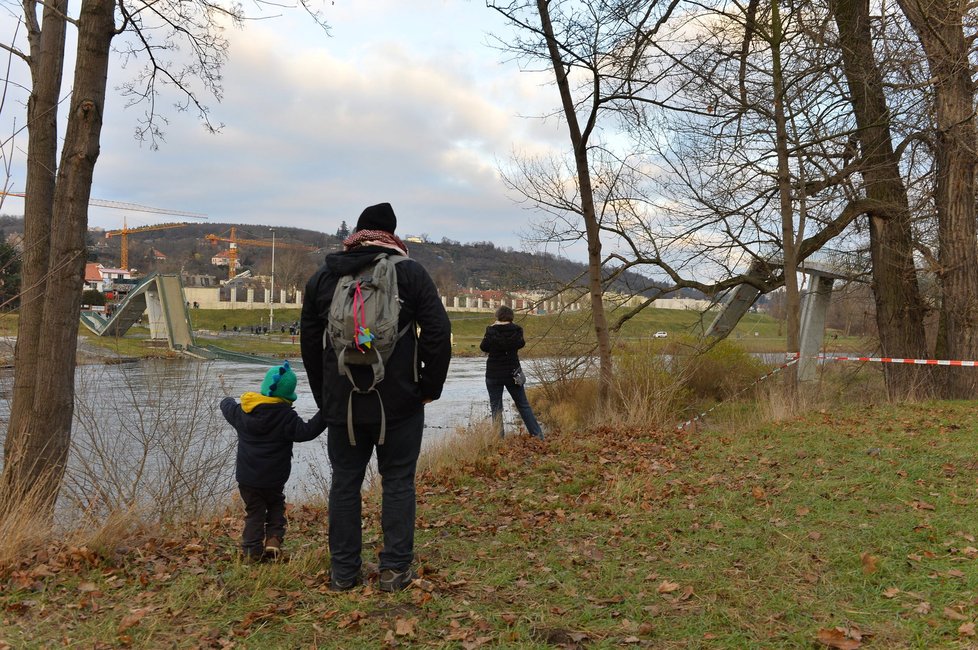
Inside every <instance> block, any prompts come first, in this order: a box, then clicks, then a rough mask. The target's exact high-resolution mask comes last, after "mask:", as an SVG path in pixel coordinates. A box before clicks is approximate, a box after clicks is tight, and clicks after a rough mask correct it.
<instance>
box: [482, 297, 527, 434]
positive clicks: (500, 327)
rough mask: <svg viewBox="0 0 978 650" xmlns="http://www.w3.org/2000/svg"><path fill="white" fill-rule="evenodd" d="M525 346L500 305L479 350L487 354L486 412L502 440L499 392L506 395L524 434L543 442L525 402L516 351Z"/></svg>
mask: <svg viewBox="0 0 978 650" xmlns="http://www.w3.org/2000/svg"><path fill="white" fill-rule="evenodd" d="M525 345H526V341H524V340H523V328H522V327H520V326H519V325H517V324H516V323H514V322H513V310H512V309H511V308H510V307H507V306H506V305H502V306H501V307H499V309H497V310H496V322H495V323H493V324H492V325H490V326H489V327H487V328H486V334H485V336H484V337H482V343H480V344H479V348H480V349H481V350H482V351H483V352H486V353H488V354H489V358H488V359H486V390H488V391H489V411H490V413H491V414H492V420H493V422H494V423H495V425H496V428H497V430H498V431H499V436H500V437H502V436H503V433H504V431H503V388H505V389H506V390H507V391H509V395H510V397H512V398H513V402H514V403H515V404H516V410H517V411H519V413H520V417H522V418H523V424H525V425H526V430H527V431H529V432H530V435H531V436H533V437H535V438H540V439H541V440H542V439H543V429H542V428H541V427H540V423H539V422H537V418H536V416H535V415H533V409H532V408H530V402H529V400H528V399H527V398H526V390H525V388H524V386H523V382H524V381H525V378H524V375H523V370H522V368H521V367H520V357H519V353H518V350H519V349H520V348H522V347H523V346H525Z"/></svg>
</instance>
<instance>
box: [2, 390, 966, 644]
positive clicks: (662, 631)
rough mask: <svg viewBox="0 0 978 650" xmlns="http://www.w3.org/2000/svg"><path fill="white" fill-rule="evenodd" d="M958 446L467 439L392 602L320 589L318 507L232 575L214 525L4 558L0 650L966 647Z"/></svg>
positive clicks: (425, 519) (866, 439)
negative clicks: (7, 563)
mask: <svg viewBox="0 0 978 650" xmlns="http://www.w3.org/2000/svg"><path fill="white" fill-rule="evenodd" d="M976 433H978V425H976V423H975V420H974V417H973V405H972V404H970V403H947V402H938V403H927V404H919V405H904V406H892V407H891V406H876V407H872V408H869V407H866V406H860V407H839V408H837V409H835V410H831V411H823V412H817V413H814V414H812V415H810V416H806V417H799V418H795V419H790V420H788V421H786V422H783V423H780V424H776V425H774V424H772V425H767V426H761V427H753V428H750V429H748V430H743V431H739V432H738V433H737V434H736V435H721V434H717V433H715V432H710V431H703V430H701V431H694V432H687V433H682V434H679V433H676V432H675V431H643V430H638V429H630V430H612V429H608V428H602V429H598V430H594V431H588V432H583V431H565V432H563V433H561V432H557V433H555V434H554V435H553V436H552V437H551V439H550V440H548V441H547V442H546V443H536V442H535V441H530V440H528V439H526V438H507V439H505V440H504V441H502V443H499V442H498V441H495V440H492V438H491V437H489V438H478V439H476V440H469V441H468V444H467V447H468V448H469V449H468V452H467V453H462V454H458V453H456V454H454V455H452V456H451V457H450V458H448V459H447V461H446V462H441V463H438V462H435V463H434V467H435V469H430V470H426V471H425V472H423V473H422V474H421V476H420V477H419V480H418V489H419V520H418V523H419V528H418V536H417V550H418V558H419V565H420V569H421V572H422V576H423V579H422V580H421V581H419V582H418V583H417V584H415V585H414V586H413V587H412V588H411V589H409V590H407V591H406V592H403V593H400V594H396V595H386V594H382V593H379V592H377V591H376V590H374V589H373V588H370V587H366V588H360V589H358V590H355V591H353V592H351V593H346V594H333V593H331V592H329V591H328V590H327V588H326V585H327V577H326V569H327V566H328V558H327V552H326V550H325V545H326V540H325V514H326V513H325V512H324V510H323V508H322V507H320V506H317V505H300V506H296V507H294V508H293V509H292V510H291V516H290V522H291V528H290V533H289V539H288V543H287V546H288V547H289V548H290V549H291V550H292V553H293V560H292V562H291V563H289V564H282V565H263V566H245V565H241V564H240V563H238V562H237V561H236V560H234V559H233V558H232V550H233V547H234V543H235V539H236V537H237V535H238V514H237V513H236V512H232V513H229V514H228V515H226V516H222V517H216V518H214V519H212V520H210V521H206V522H201V523H199V524H198V525H193V526H181V527H179V529H178V530H175V531H156V532H145V533H143V534H141V535H138V536H137V535H135V534H133V533H129V534H127V535H122V536H120V535H119V534H118V533H115V534H114V536H113V537H108V536H106V535H103V536H102V537H101V539H99V538H97V537H89V538H88V539H84V538H82V539H76V540H74V541H72V542H71V543H68V544H52V545H51V546H50V547H48V548H45V549H43V550H40V551H37V552H34V553H31V554H28V555H26V556H24V557H22V558H18V561H16V562H15V563H14V565H13V566H12V567H10V568H8V570H7V571H6V572H5V573H4V574H3V578H2V582H0V609H2V610H3V614H2V617H0V640H2V641H0V647H7V646H11V647H15V648H40V647H49V646H55V645H69V646H72V647H74V646H79V647H124V646H130V645H131V646H134V647H232V646H233V647H239V648H294V647H323V648H351V647H395V646H400V647H445V648H457V647H462V648H478V647H498V646H502V647H520V648H546V647H554V646H560V647H589V648H590V647H593V648H609V647H619V646H621V645H626V646H638V647H653V648H689V647H694V648H695V647H703V648H744V647H758V648H811V647H819V642H820V640H821V642H822V644H823V646H822V647H840V648H841V647H850V648H856V647H861V646H869V647H880V648H959V647H961V648H963V647H974V645H973V644H974V639H975V637H974V633H975V622H976V618H978V600H976V598H978V587H976V585H978V542H976V540H975V538H976V536H978V515H976V511H975V502H976V500H978V493H976V479H975V477H976V472H978V466H976V463H975V460H974V439H975V435H976ZM467 435H468V436H478V434H477V433H469V434H467ZM483 440H485V442H484V443H483V442H482V441H483ZM465 446H466V445H463V447H465ZM368 501H369V505H368V506H367V507H366V508H365V513H366V516H367V522H366V524H365V526H366V528H365V541H366V547H367V549H368V559H372V558H371V556H372V555H373V551H375V550H376V549H377V547H378V546H379V544H380V535H379V525H378V516H379V513H378V502H377V495H376V494H375V493H371V495H370V496H369V499H368ZM120 539H121V540H122V541H120ZM110 540H111V541H110ZM5 644H6V645H5Z"/></svg>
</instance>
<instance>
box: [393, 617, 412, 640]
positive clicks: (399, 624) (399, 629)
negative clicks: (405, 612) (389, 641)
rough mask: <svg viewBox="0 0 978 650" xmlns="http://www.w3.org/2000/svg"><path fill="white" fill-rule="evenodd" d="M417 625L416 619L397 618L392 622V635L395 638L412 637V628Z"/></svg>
mask: <svg viewBox="0 0 978 650" xmlns="http://www.w3.org/2000/svg"><path fill="white" fill-rule="evenodd" d="M417 624H418V619H416V618H398V619H397V620H395V621H394V634H396V635H397V636H411V637H413V636H414V627H415V626H416V625H417Z"/></svg>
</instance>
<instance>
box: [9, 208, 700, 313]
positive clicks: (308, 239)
mask: <svg viewBox="0 0 978 650" xmlns="http://www.w3.org/2000/svg"><path fill="white" fill-rule="evenodd" d="M232 226H233V227H234V228H235V238H236V239H237V240H256V241H263V242H265V244H266V245H265V246H260V245H253V244H247V243H241V244H240V245H239V247H238V259H239V260H240V262H241V264H242V268H243V269H251V270H252V272H253V274H255V275H264V274H268V272H269V271H270V269H271V258H272V248H271V240H272V232H271V226H269V225H257V226H256V225H241V224H230V223H187V224H185V225H183V226H181V227H179V228H172V229H165V230H162V229H161V230H149V231H142V232H133V233H131V234H129V236H128V240H129V244H128V245H129V266H130V267H132V268H136V269H138V270H139V271H141V272H144V273H148V272H151V271H183V272H184V273H188V274H200V275H213V276H216V277H217V278H219V279H224V278H226V277H227V269H226V268H220V267H217V266H214V265H213V264H211V258H212V257H213V256H214V255H215V254H217V253H218V252H220V251H222V250H227V248H228V245H227V243H224V242H220V243H219V244H218V245H214V244H212V243H211V242H209V241H207V240H206V239H205V237H206V235H209V234H213V235H217V236H218V237H224V238H228V237H230V231H231V228H232ZM22 230H23V219H20V218H17V217H6V216H0V233H2V235H3V236H7V235H8V234H10V233H11V232H22ZM120 240H121V238H120V237H118V236H114V237H111V238H106V237H105V231H104V230H103V229H92V230H90V231H89V239H88V244H89V258H90V260H91V261H97V262H101V263H102V264H105V265H106V266H118V264H119V263H120V246H121V242H120ZM289 244H298V245H304V246H311V247H315V248H316V249H317V251H316V252H312V253H309V252H305V251H300V250H294V249H290V248H289V247H288V246H289ZM408 247H409V250H410V254H411V257H412V258H414V259H416V260H417V261H418V262H420V263H421V264H422V265H423V266H424V267H425V268H426V269H428V272H429V273H431V276H432V277H433V278H434V280H435V282H436V283H437V284H438V287H439V290H441V291H442V292H443V293H444V294H445V295H454V294H455V293H456V292H457V291H458V290H459V289H464V288H475V289H483V290H486V289H502V290H514V289H523V290H532V289H541V290H548V289H555V288H558V287H560V286H566V285H568V284H574V285H577V286H582V287H583V286H584V285H586V282H587V278H586V270H587V269H586V266H585V265H584V264H582V263H580V262H574V261H572V260H568V259H566V258H562V257H557V256H555V255H550V254H539V253H536V254H534V253H525V252H520V251H513V250H506V249H502V248H497V247H496V246H495V245H493V244H492V243H491V242H476V243H471V244H462V243H460V242H456V241H450V240H447V239H443V240H442V241H441V242H431V241H428V242H408ZM341 248H342V244H341V240H340V238H339V237H337V236H336V235H331V234H326V233H323V232H317V231H314V230H306V229H303V228H288V227H279V226H276V227H275V269H276V270H275V276H276V282H277V283H278V282H280V281H281V282H282V283H283V284H285V285H286V286H288V285H289V284H296V285H298V286H301V284H302V283H303V282H304V279H305V278H307V277H308V276H309V275H310V274H311V273H312V272H313V271H314V270H315V269H316V268H317V267H318V266H319V264H321V263H322V259H323V257H324V255H325V254H326V253H329V252H332V251H337V250H340V249H341ZM154 251H158V252H159V253H162V254H163V255H164V256H165V257H166V259H165V260H156V259H154ZM652 286H653V285H652V283H651V281H650V280H649V279H648V278H646V277H644V276H642V275H639V274H637V273H626V274H625V275H624V276H623V278H622V279H621V280H619V281H618V282H617V283H616V285H615V287H614V289H615V290H618V291H623V292H629V293H631V292H640V293H649V292H651V291H652ZM684 295H685V294H684ZM697 297H698V296H697Z"/></svg>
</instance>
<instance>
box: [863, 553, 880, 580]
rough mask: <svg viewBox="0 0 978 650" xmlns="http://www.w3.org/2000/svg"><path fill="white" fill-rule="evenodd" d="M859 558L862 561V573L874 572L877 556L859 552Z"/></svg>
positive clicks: (877, 561)
mask: <svg viewBox="0 0 978 650" xmlns="http://www.w3.org/2000/svg"><path fill="white" fill-rule="evenodd" d="M859 559H860V560H861V561H862V563H863V573H865V574H866V575H869V574H871V573H876V569H877V566H876V565H877V563H879V558H878V557H876V556H875V555H870V554H869V553H860V554H859Z"/></svg>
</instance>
